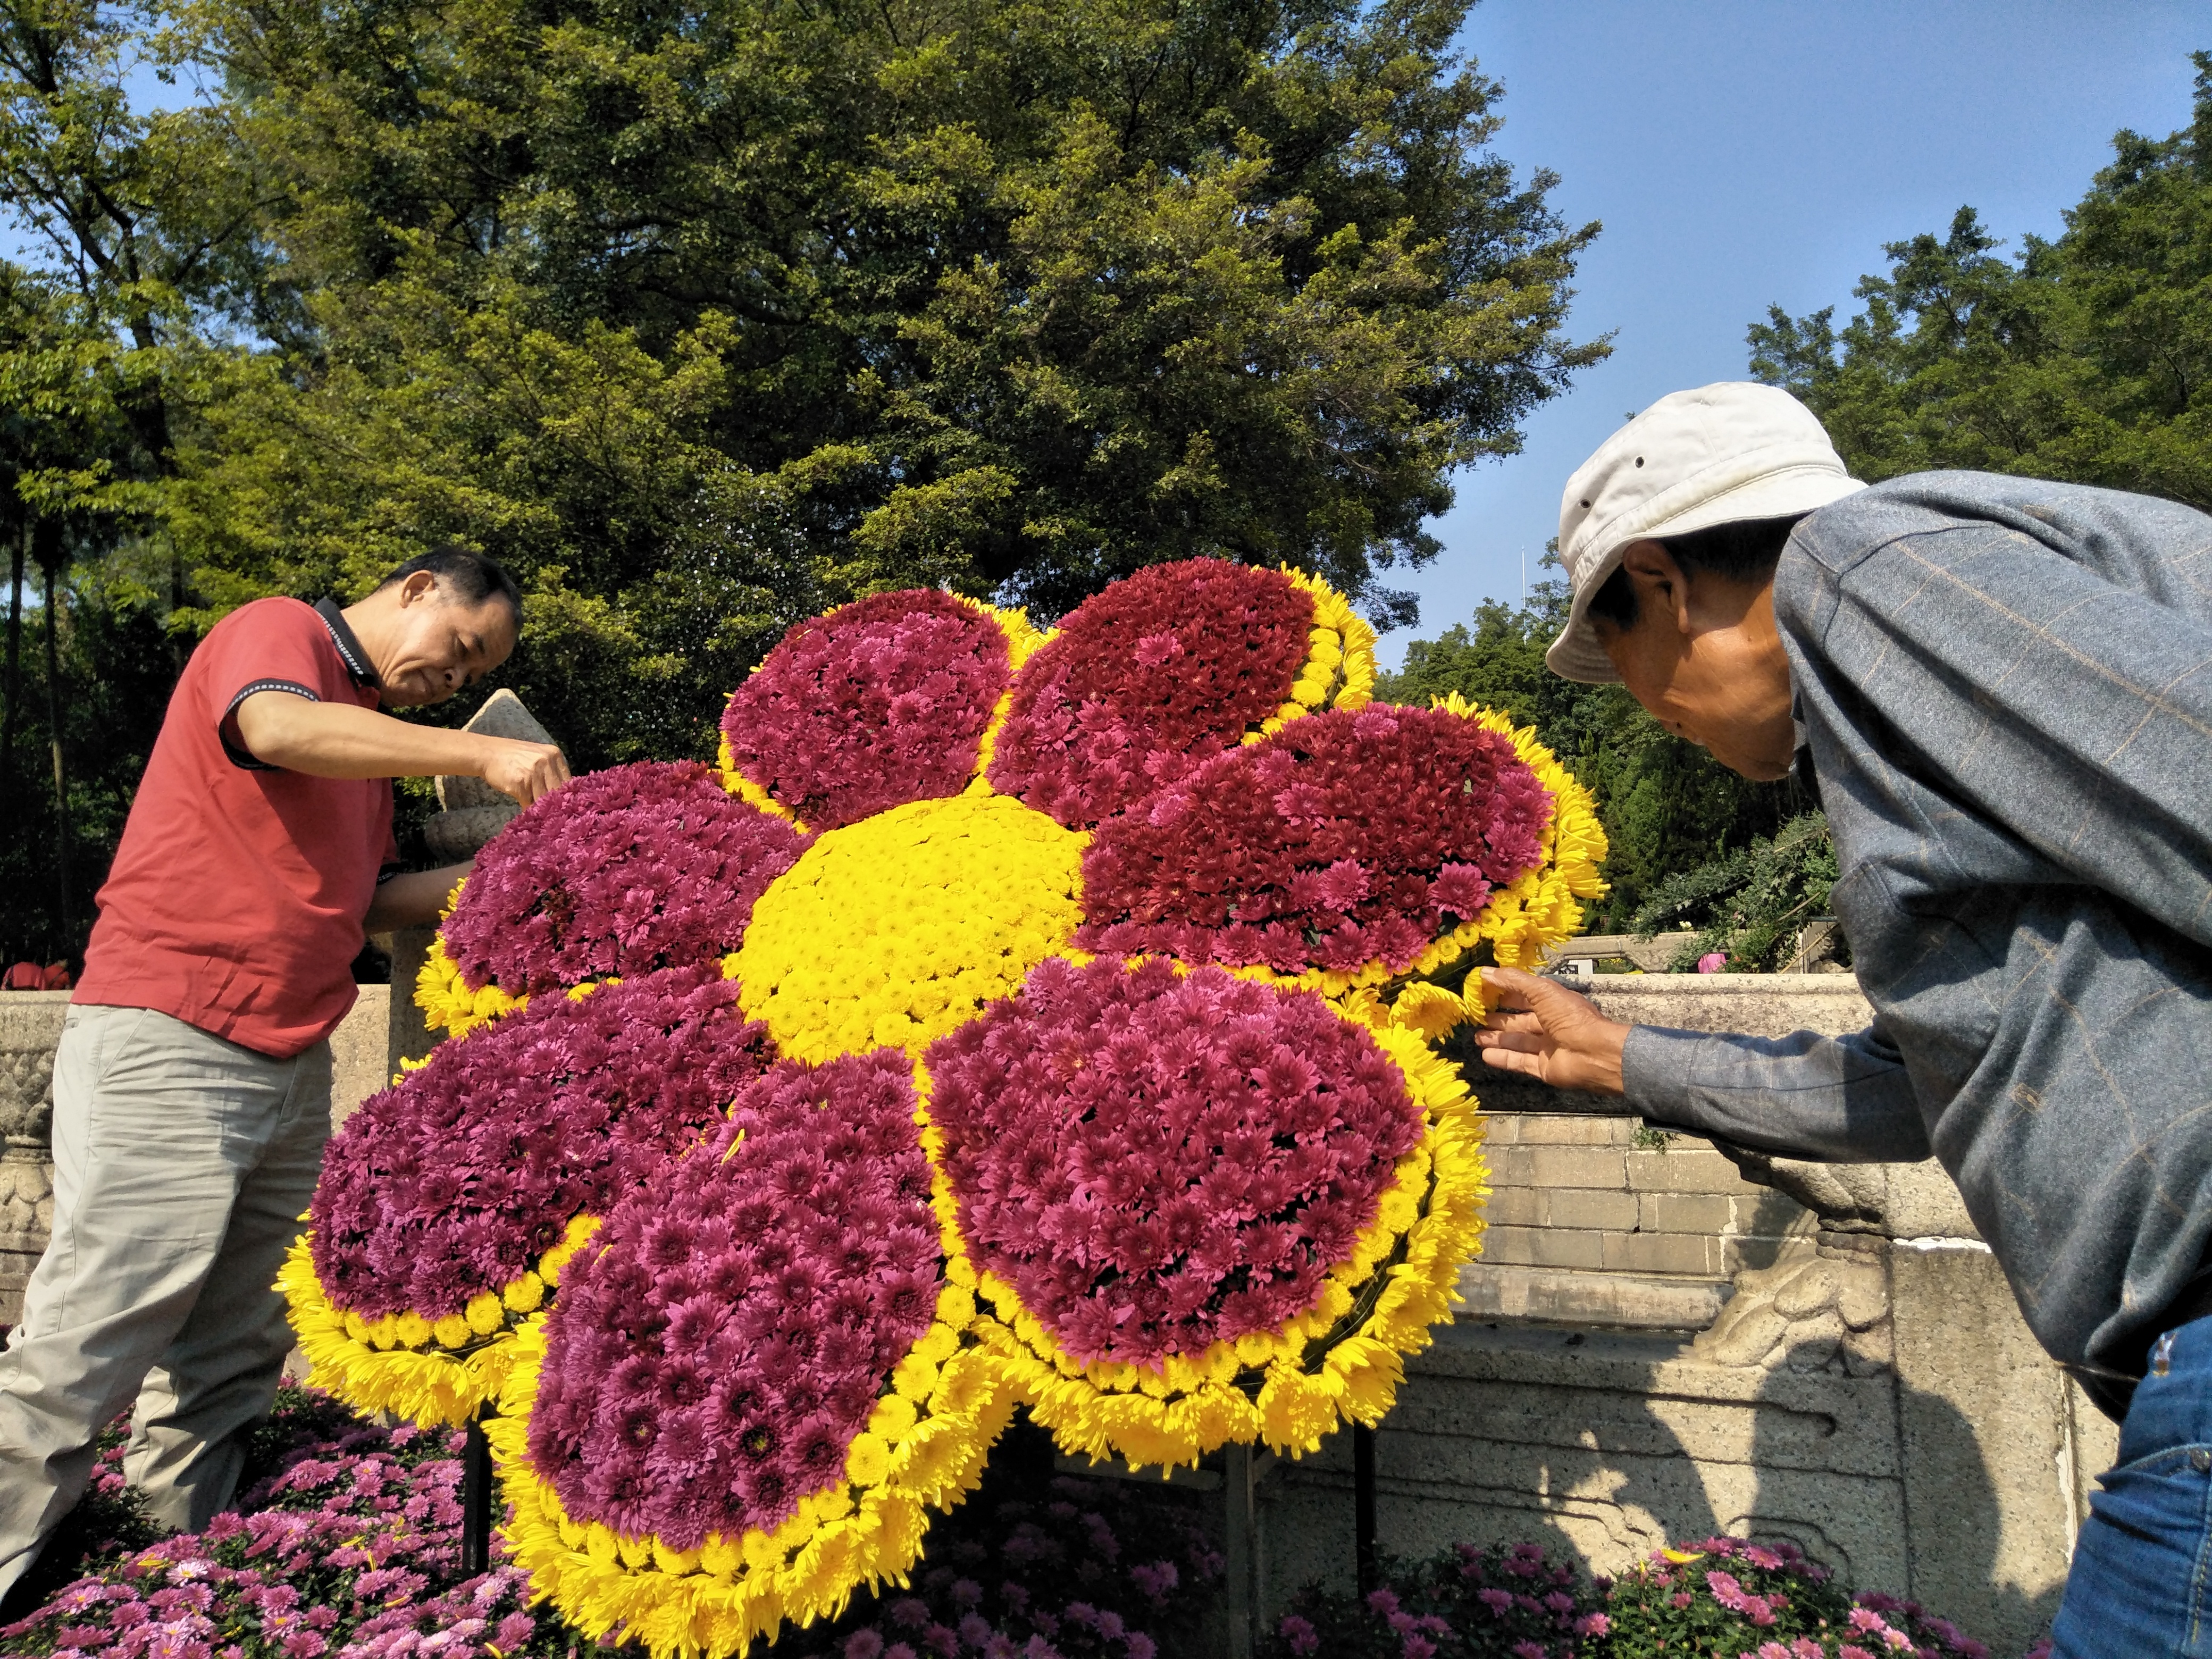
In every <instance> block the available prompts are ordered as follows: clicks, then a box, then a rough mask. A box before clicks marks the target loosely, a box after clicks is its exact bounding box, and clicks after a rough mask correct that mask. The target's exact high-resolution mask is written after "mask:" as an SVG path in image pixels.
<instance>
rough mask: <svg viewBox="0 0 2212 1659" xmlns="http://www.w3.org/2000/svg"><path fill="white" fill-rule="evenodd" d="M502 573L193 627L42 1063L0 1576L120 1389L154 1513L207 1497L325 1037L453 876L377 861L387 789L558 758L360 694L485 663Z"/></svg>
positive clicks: (321, 1109)
mask: <svg viewBox="0 0 2212 1659" xmlns="http://www.w3.org/2000/svg"><path fill="white" fill-rule="evenodd" d="M521 620H522V602H521V595H520V592H518V591H517V590H516V588H515V586H514V583H513V580H512V579H511V578H509V577H508V576H507V574H506V572H504V571H502V570H501V569H500V568H499V567H498V566H496V565H495V564H493V563H492V562H490V561H489V560H487V559H483V558H480V557H478V556H476V555H474V554H471V553H466V552H461V551H457V550H453V551H444V552H437V553H431V554H427V555H425V556H422V557H421V558H418V559H414V560H410V562H408V563H406V564H404V565H402V566H401V567H400V568H398V570H396V571H394V572H393V573H392V575H391V576H390V577H388V578H386V580H385V582H384V584H383V586H380V587H379V588H378V589H377V590H376V591H375V592H373V593H371V594H370V595H368V598H366V599H362V601H361V602H360V603H358V604H356V605H349V606H347V607H346V608H345V609H343V611H341V610H340V609H339V608H338V607H337V605H335V604H333V603H332V602H331V601H330V600H328V599H325V600H324V601H323V602H322V603H321V604H320V605H313V606H310V605H303V604H301V602H300V601H298V600H296V599H258V600H256V601H255V602H254V603H252V604H251V605H243V606H240V608H239V609H238V610H236V611H233V612H232V613H231V614H230V615H229V616H228V617H225V618H224V619H223V620H222V622H221V623H217V624H216V627H215V629H213V630H212V631H211V632H210V634H209V635H208V636H207V638H206V639H205V640H204V641H201V643H200V646H199V647H198V649H197V650H196V651H195V652H194V653H192V657H191V661H190V663H188V664H187V665H186V666H185V672H184V675H183V678H180V679H179V681H178V683H177V689H176V690H175V692H174V693H173V695H172V696H171V698H170V700H169V708H168V713H167V716H166V718H165V719H164V720H163V722H162V726H161V736H160V738H158V739H157V740H156V741H155V745H154V752H153V755H152V757H151V758H150V759H149V761H148V763H147V766H146V775H145V777H144V779H143V781H141V783H140V785H139V788H138V793H137V799H135V800H134V801H133V803H132V805H131V817H130V820H129V822H128V823H126V824H125V827H124V831H123V841H122V845H121V846H120V847H119V848H118V849H117V852H116V855H115V863H114V866H113V868H112V870H111V872H109V875H108V879H107V884H106V886H104V887H103V888H102V889H101V890H100V919H99V921H97V922H96V923H95V924H94V927H93V931H92V939H91V943H90V944H89V945H88V947H87V950H86V952H85V970H84V976H83V978H82V981H80V983H79V984H78V986H77V987H76V994H75V995H74V996H73V997H72V999H71V1006H70V1011H69V1014H68V1016H67V1019H66V1023H65V1024H64V1028H63V1034H62V1041H61V1046H60V1048H59V1049H58V1051H57V1052H56V1054H55V1057H54V1115H53V1137H54V1219H53V1233H52V1242H51V1243H49V1244H48V1245H47V1247H46V1255H44V1256H43V1257H42V1258H41V1259H40V1262H39V1266H38V1267H37V1269H36V1271H35V1272H33V1274H32V1275H31V1279H30V1283H29V1285H28V1286H27V1288H26V1290H25V1291H24V1297H23V1314H22V1318H21V1322H20V1323H18V1324H17V1325H16V1326H15V1329H14V1330H13V1331H12V1332H11V1333H10V1334H9V1340H8V1346H7V1349H6V1351H5V1352H0V1593H4V1592H5V1591H6V1590H7V1589H9V1587H10V1586H12V1585H14V1584H15V1582H16V1581H17V1580H18V1579H19V1578H20V1577H21V1576H22V1574H23V1572H24V1571H25V1570H26V1569H27V1568H28V1567H29V1566H30V1565H31V1564H32V1562H33V1561H34V1560H35V1559H37V1556H38V1552H39V1549H40V1546H41V1545H42V1544H43V1543H44V1542H45V1541H46V1536H47V1535H48V1534H50V1533H51V1532H52V1530H53V1528H54V1527H55V1526H56V1525H57V1524H58V1522H60V1521H61V1519H62V1517H63V1516H65V1515H66V1514H67V1513H68V1512H69V1510H70V1508H71V1507H72V1506H73V1505H74V1504H76V1500H77V1498H78V1497H79V1496H80V1495H81V1494H82V1492H83V1490H84V1486H85V1483H86V1481H87V1480H88V1478H89V1475H90V1474H91V1467H92V1456H93V1450H92V1448H93V1439H94V1435H95V1434H96V1433H97V1432H98V1431H99V1430H100V1426H101V1425H104V1424H106V1423H107V1422H108V1421H110V1420H111V1419H112V1418H113V1417H114V1416H115V1415H116V1414H117V1413H118V1412H120V1411H121V1410H122V1409H123V1408H124V1407H126V1406H130V1405H131V1403H132V1401H134V1399H135V1401H136V1402H137V1403H136V1409H135V1410H134V1411H133V1413H132V1419H131V1442H130V1444H129V1447H128V1448H127V1449H126V1450H125V1455H124V1468H125V1474H126V1475H127V1476H128V1478H129V1479H130V1480H131V1482H132V1484H134V1485H136V1486H140V1487H142V1488H143V1489H144V1490H145V1492H146V1494H147V1498H148V1502H149V1507H150V1509H151V1512H152V1514H153V1516H154V1518H155V1520H157V1521H159V1522H163V1523H166V1524H167V1525H169V1526H173V1527H176V1528H182V1529H186V1530H193V1531H197V1530H198V1529H199V1528H201V1527H203V1526H204V1525H205V1524H206V1522H207V1521H208V1519H209V1518H210V1516H213V1515H214V1514H216V1512H217V1511H218V1510H221V1509H222V1507H223V1505H224V1504H227V1503H228V1501H229V1499H230V1497H231V1493H232V1490H233V1488H234V1486H236V1484H237V1480H238V1474H239V1470H240V1467H241V1465H242V1462H243V1460H244V1445H243V1437H244V1431H246V1429H247V1428H249V1427H250V1426H251V1425H252V1424H253V1423H254V1422H256V1421H257V1420H258V1419H260V1418H261V1417H262V1416H263V1415H264V1413H266V1412H267V1410H268V1407H269V1403H270V1399H271V1397H272V1396H273V1395H274V1394H275V1392H276V1383H277V1379H278V1375H279V1372H280V1371H281V1370H282V1367H283V1359H284V1355H285V1353H286V1352H287V1351H288V1350H289V1347H290V1346H291V1335H290V1332H289V1329H288V1328H286V1325H285V1322H284V1311H283V1298H282V1297H279V1296H278V1295H277V1293H276V1291H275V1290H274V1289H273V1288H272V1286H273V1285H274V1284H275V1282H276V1271H277V1267H278V1266H279V1264H280V1263H281V1261H283V1255H284V1252H285V1250H286V1249H289V1246H290V1244H291V1242H292V1240H293V1239H294V1237H296V1236H297V1234H298V1232H299V1225H300V1224H299V1217H300V1214H301V1212H302V1211H303V1210H304V1209H306V1207H307V1201H308V1200H309V1198H310V1197H311V1196H312V1195H313V1191H314V1185H315V1179H316V1176H317V1175H318V1174H319V1171H320V1169H321V1165H322V1152H323V1142H324V1140H325V1138H326V1137H327V1136H328V1134H329V1133H330V1112H331V1048H330V1042H329V1038H330V1034H331V1031H332V1030H334V1029H335V1028H336V1027H337V1024H338V1022H339V1021H340V1020H341V1019H343V1018H344V1017H345V1013H346V1011H347V1010H348V1009H349V1007H351V1006H353V1000H354V987H353V975H352V973H351V969H350V964H351V963H352V961H353V959H354V957H355V956H356V954H357V953H358V952H359V951H360V949H361V945H362V933H363V932H364V930H365V929H366V930H368V931H377V930H381V929H384V928H389V927H407V926H410V925H417V924H421V923H423V922H427V921H433V920H435V918H436V916H437V915H438V911H439V908H440V907H441V904H442V903H443V902H444V900H445V897H446V896H447V893H449V892H450V891H451V890H452V889H453V884H454V882H455V881H456V880H457V879H459V877H460V876H461V875H462V874H464V873H465V869H466V866H458V865H457V866H451V867H449V868H447V869H443V870H433V871H428V872H421V873H416V874H411V875H410V874H397V873H393V872H392V865H393V863H394V860H396V857H397V850H398V849H397V848H396V846H395V844H394V842H393V841H392V779H393V778H395V777H418V776H430V775H459V776H475V777H481V778H483V780H484V781H486V782H487V783H489V784H490V785H492V786H493V787H495V788H496V789H499V790H501V792H503V793H506V794H508V795H511V796H513V798H514V799H517V800H519V801H521V802H523V803H525V804H528V803H529V802H531V801H532V800H535V799H537V798H538V796H540V795H542V794H544V793H546V792H548V791H549V790H551V789H554V788H557V787H559V786H560V785H561V784H562V783H563V782H565V781H567V780H568V764H567V763H566V762H565V761H564V760H563V759H562V756H561V751H560V750H558V749H556V748H554V747H552V746H550V744H533V743H518V742H513V741H510V740H508V739H506V738H489V737H482V736H478V735H477V734H475V733H472V732H454V731H446V730H441V729H439V728H436V727H432V726H417V725H413V724H410V723H409V722H407V721H404V720H394V719H393V718H392V717H391V716H390V715H388V714H382V713H380V712H379V705H380V704H382V705H383V706H385V707H387V708H417V707H421V706H422V705H424V704H427V703H434V702H443V701H444V700H445V699H446V698H447V697H450V696H453V694H454V693H455V692H456V691H459V690H460V689H461V688H462V687H463V686H465V685H467V684H472V683H473V682H475V681H476V680H477V679H479V678H482V677H483V675H484V674H486V673H489V671H491V670H493V669H494V668H496V667H497V666H498V665H500V664H501V662H502V661H504V660H505V659H506V658H507V654H508V653H510V652H512V651H513V649H514V644H515V638H516V635H517V632H518V630H519V629H520V624H521Z"/></svg>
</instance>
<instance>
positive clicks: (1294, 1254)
mask: <svg viewBox="0 0 2212 1659" xmlns="http://www.w3.org/2000/svg"><path fill="white" fill-rule="evenodd" d="M924 1064H925V1066H927V1069H928V1073H929V1077H930V1087H931V1092H930V1104H929V1115H930V1121H932V1122H933V1124H934V1125H935V1126H936V1127H938V1128H939V1130H940V1131H941V1132H942V1133H943V1134H944V1137H945V1153H944V1159H943V1168H944V1171H945V1176H946V1177H947V1179H948V1180H949V1181H950V1182H951V1187H952V1193H953V1196H954V1199H955V1200H956V1201H957V1205H958V1207H959V1218H960V1219H959V1225H960V1230H961V1235H962V1238H963V1242H964V1243H966V1245H967V1246H968V1249H969V1252H970V1253H971V1255H973V1257H974V1259H975V1265H976V1267H978V1268H979V1269H980V1270H981V1271H982V1272H985V1273H995V1274H996V1275H998V1277H999V1278H1000V1279H1002V1280H1004V1281H1005V1282H1006V1283H1007V1284H1009V1285H1012V1287H1013V1289H1014V1291H1015V1293H1016V1294H1017V1295H1018V1297H1020V1299H1021V1302H1022V1304H1023V1306H1024V1307H1025V1308H1026V1309H1028V1310H1029V1311H1030V1313H1032V1314H1034V1315H1035V1316H1036V1317H1037V1318H1038V1319H1039V1320H1040V1321H1042V1322H1043V1323H1044V1325H1045V1326H1046V1327H1047V1328H1048V1329H1049V1330H1050V1331H1051V1333H1052V1334H1053V1336H1054V1340H1056V1341H1058V1343H1059V1344H1060V1346H1061V1347H1062V1348H1064V1349H1065V1350H1066V1352H1069V1353H1070V1354H1072V1355H1073V1356H1075V1357H1076V1358H1079V1359H1083V1360H1086V1361H1087V1360H1091V1359H1109V1360H1118V1361H1127V1362H1132V1363H1134V1364H1158V1362H1160V1361H1161V1360H1162V1359H1164V1358H1165V1357H1166V1356H1168V1355H1170V1354H1173V1353H1197V1352H1202V1351H1203V1350H1205V1349H1206V1347H1207V1346H1210V1345H1211V1344H1212V1343H1214V1342H1217V1341H1221V1340H1235V1339H1236V1338H1237V1337H1240V1336H1243V1335H1247V1334H1253V1333H1265V1332H1268V1331H1272V1330H1274V1329H1275V1328H1278V1327H1279V1326H1280V1325H1282V1324H1283V1322H1285V1320H1287V1319H1289V1318H1291V1317H1292V1316H1295V1315H1297V1314H1298V1313H1300V1312H1303V1311H1304V1310H1305V1309H1306V1308H1307V1307H1308V1306H1310V1304H1312V1303H1313V1302H1314V1300H1315V1298H1316V1296H1317V1295H1318V1294H1319V1291H1320V1290H1321V1286H1322V1279H1323V1276H1324V1275H1325V1274H1326V1273H1328V1269H1329V1268H1330V1267H1333V1266H1334V1265H1335V1264H1337V1263H1338V1262H1340V1261H1345V1260H1346V1259H1348V1258H1349V1257H1350V1256H1351V1255H1352V1252H1353V1249H1354V1246H1355V1244H1356V1243H1357V1241H1358V1237H1359V1235H1360V1233H1361V1231H1363V1230H1364V1229H1365V1228H1366V1227H1367V1226H1368V1225H1370V1223H1372V1221H1373V1220H1374V1218H1375V1215H1376V1206H1377V1205H1378V1204H1379V1203H1380V1201H1381V1197H1382V1194H1383V1189H1384V1188H1386V1187H1387V1186H1388V1185H1389V1182H1390V1180H1391V1179H1392V1176H1393V1172H1394V1170H1395V1166H1396V1163H1397V1160H1398V1159H1399V1158H1401V1156H1402V1155H1403V1154H1404V1153H1405V1152H1407V1151H1408V1150H1409V1149H1410V1148H1412V1147H1413V1146H1414V1144H1415V1143H1416V1142H1418V1141H1419V1139H1420V1137H1421V1133H1422V1127H1423V1118H1422V1112H1421V1109H1420V1108H1419V1105H1417V1104H1416V1103H1415V1102H1414V1101H1413V1097H1411V1095H1410V1094H1409V1093H1408V1091H1407V1087H1406V1084H1405V1079H1404V1077H1403V1075H1402V1073H1401V1072H1400V1071H1399V1070H1398V1068H1397V1067H1396V1066H1395V1065H1393V1064H1392V1062H1391V1061H1390V1060H1389V1057H1388V1056H1386V1055H1385V1054H1383V1052H1382V1051H1381V1049H1379V1048H1377V1047H1376V1043H1375V1042H1374V1040H1373V1039H1372V1038H1371V1037H1370V1036H1368V1034H1367V1033H1366V1032H1365V1031H1364V1030H1361V1029H1359V1028H1358V1027H1357V1026H1355V1025H1352V1024H1350V1023H1348V1022H1346V1020H1344V1019H1342V1018H1340V1017H1339V1016H1338V1015H1337V1014H1335V1013H1334V1012H1333V1011H1331V1010H1330V1008H1329V1007H1328V1005H1326V1004H1325V1003H1323V1002H1322V1000H1321V999H1320V998H1319V997H1317V996H1315V995H1313V994H1310V993H1305V992H1290V991H1284V990H1279V989H1277V988H1274V987H1268V986H1261V985H1255V984H1252V983H1249V982H1248V981H1241V980H1237V979H1233V978H1231V976H1230V975H1227V974H1225V973H1223V972H1222V971H1221V970H1219V969H1200V971H1198V972H1196V973H1194V974H1192V975H1189V977H1188V978H1187V979H1178V978H1177V977H1176V973H1175V971H1174V970H1173V969H1172V968H1170V965H1169V964H1168V963H1164V962H1160V961H1157V960H1155V961H1152V962H1148V963H1143V964H1141V965H1139V967H1137V968H1135V969H1125V968H1124V967H1123V966H1122V965H1121V963H1119V962H1114V961H1104V962H1097V963H1092V964H1091V965H1090V966H1089V967H1086V968H1076V967H1073V966H1071V965H1070V964H1069V963H1066V962H1062V961H1059V960H1053V961H1048V962H1046V963H1042V965H1040V966H1039V967H1038V968H1037V969H1036V970H1035V971H1033V972H1032V973H1031V974H1030V976H1029V980H1028V982H1027V983H1026V984H1025V985H1024V987H1023V990H1022V993H1021V994H1020V995H1019V996H1018V998H1016V999H1014V1000H1012V1001H1010V1002H1003V1003H999V1004H996V1005H994V1006H992V1007H991V1008H989V1009H987V1010H986V1011H985V1012H984V1013H983V1014H982V1015H981V1017H980V1018H978V1019H976V1020H975V1022H974V1023H973V1024H969V1025H966V1026H963V1027H962V1028H961V1029H960V1030H957V1031H955V1032H953V1033H952V1034H951V1036H946V1037H943V1038H940V1039H939V1041H938V1042H936V1043H935V1044H933V1046H932V1047H931V1048H930V1049H929V1051H928V1053H927V1055H926V1057H925V1059H924Z"/></svg>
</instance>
